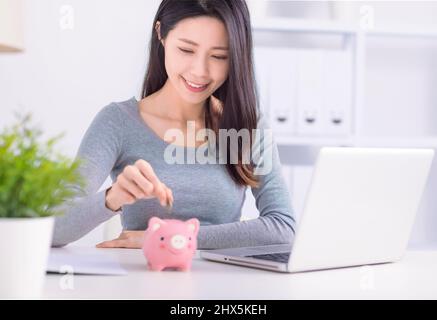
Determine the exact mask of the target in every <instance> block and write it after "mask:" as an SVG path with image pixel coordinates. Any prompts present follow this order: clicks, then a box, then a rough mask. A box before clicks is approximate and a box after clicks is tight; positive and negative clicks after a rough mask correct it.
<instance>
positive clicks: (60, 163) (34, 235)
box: [0, 114, 84, 298]
mask: <svg viewBox="0 0 437 320" xmlns="http://www.w3.org/2000/svg"><path fill="white" fill-rule="evenodd" d="M18 117H19V121H18V122H17V123H16V124H15V125H14V126H12V128H6V129H4V130H2V131H1V132H0V259H1V262H0V298H38V297H40V295H41V293H42V288H43V285H44V280H45V275H46V268H47V260H48V255H49V252H50V246H51V241H52V234H53V225H54V216H55V215H58V214H62V211H61V210H59V206H60V205H61V204H63V203H64V202H65V201H67V200H69V199H71V198H73V197H75V196H76V195H78V194H79V193H81V192H82V190H83V186H84V180H83V178H82V177H81V176H80V174H79V173H78V167H79V165H80V163H79V161H78V160H75V161H72V160H69V159H68V158H67V157H65V156H62V155H61V154H59V153H56V152H55V151H54V150H53V146H54V144H55V143H56V141H58V140H59V139H60V138H61V137H62V135H63V134H61V135H58V136H56V137H53V138H51V139H49V140H48V141H47V142H45V143H42V142H40V141H38V137H39V136H40V135H41V134H42V132H41V130H39V129H38V128H33V127H30V122H31V115H30V114H27V115H25V116H18Z"/></svg>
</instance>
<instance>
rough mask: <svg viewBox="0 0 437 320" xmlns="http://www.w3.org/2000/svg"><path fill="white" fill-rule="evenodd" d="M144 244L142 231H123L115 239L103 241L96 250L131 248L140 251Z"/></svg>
mask: <svg viewBox="0 0 437 320" xmlns="http://www.w3.org/2000/svg"><path fill="white" fill-rule="evenodd" d="M143 242H144V231H137V230H135V231H128V230H127V231H126V230H125V231H123V232H122V233H121V234H120V236H119V237H118V238H117V239H114V240H110V241H104V242H101V243H99V244H97V245H96V248H132V249H141V248H142V246H143Z"/></svg>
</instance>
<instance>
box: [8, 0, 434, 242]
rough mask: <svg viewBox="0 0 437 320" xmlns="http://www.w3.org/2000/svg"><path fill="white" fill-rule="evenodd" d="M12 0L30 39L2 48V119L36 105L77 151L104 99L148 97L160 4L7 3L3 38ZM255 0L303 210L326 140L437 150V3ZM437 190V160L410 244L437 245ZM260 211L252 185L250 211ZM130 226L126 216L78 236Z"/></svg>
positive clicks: (284, 152) (264, 69) (264, 83)
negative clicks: (144, 89)
mask: <svg viewBox="0 0 437 320" xmlns="http://www.w3.org/2000/svg"><path fill="white" fill-rule="evenodd" d="M8 2H9V4H10V3H14V6H17V8H18V7H19V5H17V3H18V4H21V10H20V12H21V13H17V15H16V16H15V17H16V19H18V20H19V21H20V23H21V24H22V27H23V30H22V31H23V35H24V37H23V38H22V39H21V38H20V35H19V34H17V35H16V36H15V38H14V39H13V41H17V43H16V45H15V47H16V48H18V49H20V48H21V49H22V50H14V51H15V52H12V51H11V50H10V48H6V47H3V48H2V47H1V46H0V51H5V52H0V127H4V126H5V125H9V124H10V123H11V122H13V121H14V115H13V113H14V111H23V112H26V111H31V112H32V113H33V115H34V120H35V122H36V123H37V124H39V125H40V126H41V127H42V128H43V129H44V131H45V136H47V137H49V136H53V135H56V134H58V133H60V132H65V133H66V135H65V137H64V139H63V140H62V141H61V142H60V143H59V144H58V149H59V150H60V151H61V152H63V153H64V154H67V155H69V156H71V157H74V156H75V154H76V152H77V149H78V147H79V144H80V141H81V139H82V137H83V134H84V133H85V130H86V129H87V128H88V126H89V124H90V123H91V121H92V120H93V118H94V116H95V115H96V114H97V112H98V111H99V110H100V109H101V108H103V107H104V106H105V105H107V104H109V103H110V102H112V101H122V100H126V99H129V98H130V97H132V96H136V97H137V98H139V95H140V90H141V85H142V80H143V77H144V73H145V68H146V61H147V54H148V52H147V47H148V41H149V38H150V32H151V30H152V20H153V17H154V15H155V13H156V9H157V8H158V5H159V2H160V1H159V0H147V1H144V0H128V1H122V0H91V1H90V0H70V1H65V0H42V1H35V0H21V1H20V0H0V43H1V39H2V37H3V38H7V37H8V36H10V35H8V34H6V35H5V32H6V31H5V29H4V30H3V33H2V30H1V27H2V20H1V17H2V13H1V11H2V10H5V8H7V7H8V5H7V3H8ZM248 4H249V6H250V11H251V17H252V27H253V28H252V29H253V33H254V46H255V50H254V59H255V68H256V74H257V81H258V89H259V93H260V98H261V107H262V109H263V111H264V112H265V114H266V115H267V116H268V118H269V121H270V124H271V127H272V129H273V130H274V134H275V139H276V141H277V143H278V145H279V151H280V156H281V162H282V165H283V175H284V178H285V179H286V181H287V184H288V187H289V189H290V191H291V195H292V199H290V201H291V202H292V204H293V207H294V208H295V211H296V215H297V217H298V219H299V215H300V213H301V212H302V209H303V204H304V200H305V196H306V191H307V189H308V184H309V182H310V179H311V174H312V168H313V165H314V161H315V159H316V156H317V152H318V150H319V148H320V147H322V146H377V147H382V146H387V147H432V148H437V121H436V119H437V92H436V91H435V90H433V87H435V85H436V84H437V58H436V57H437V2H436V3H435V2H430V1H424V2H421V1H262V0H252V1H250V0H249V1H248ZM4 12H5V11H3V13H4ZM4 17H5V15H3V25H5V22H6V20H4V19H5V18H4ZM18 20H17V21H18ZM17 39H18V40H17ZM8 49H9V50H8ZM110 184H111V180H110V179H109V178H108V179H107V181H106V182H105V183H104V185H102V188H107V187H108V186H110ZM436 190H437V168H436V166H433V169H432V172H431V175H430V179H429V181H428V185H427V189H426V192H425V194H424V197H423V199H422V202H421V205H420V208H419V212H418V215H417V219H416V222H415V225H414V228H413V232H412V236H411V241H410V247H437V232H436V230H437V199H436V197H435V196H434V194H435V192H436ZM257 214H258V212H257V210H256V206H255V202H254V199H253V197H252V195H251V193H250V191H249V192H248V197H247V201H246V203H245V206H244V208H243V215H244V217H245V218H255V217H256V216H257ZM120 230H121V227H120V223H119V217H115V218H113V219H112V220H110V221H109V222H107V223H105V224H103V225H101V226H100V227H98V228H97V229H95V230H94V231H92V232H91V233H90V234H88V235H87V236H85V237H84V238H82V239H81V240H79V241H78V243H80V244H86V245H93V244H95V243H97V242H100V241H102V239H108V238H112V237H115V236H117V235H118V232H119V231H120Z"/></svg>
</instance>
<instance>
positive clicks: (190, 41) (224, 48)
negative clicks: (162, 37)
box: [178, 38, 229, 50]
mask: <svg viewBox="0 0 437 320" xmlns="http://www.w3.org/2000/svg"><path fill="white" fill-rule="evenodd" d="M178 40H181V41H183V42H186V43H189V44H192V45H193V46H198V45H199V44H197V43H195V42H194V41H192V40H188V39H184V38H179V39H178ZM211 49H218V50H229V49H228V47H220V46H218V47H212V48H211Z"/></svg>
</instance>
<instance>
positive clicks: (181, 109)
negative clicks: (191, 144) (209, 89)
mask: <svg viewBox="0 0 437 320" xmlns="http://www.w3.org/2000/svg"><path fill="white" fill-rule="evenodd" d="M154 105H155V106H156V107H157V108H158V109H159V110H157V111H158V112H159V113H161V115H162V116H164V117H166V118H168V119H172V120H174V121H180V122H182V123H187V121H196V122H198V121H200V122H201V123H203V121H204V119H205V107H204V105H205V102H201V103H199V104H190V103H187V102H186V101H183V100H181V98H180V96H179V94H178V93H177V92H176V90H175V88H174V87H173V85H172V84H171V83H170V81H169V80H168V79H167V81H166V83H165V84H164V86H163V87H162V88H161V89H160V90H158V91H157V92H155V93H154Z"/></svg>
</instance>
